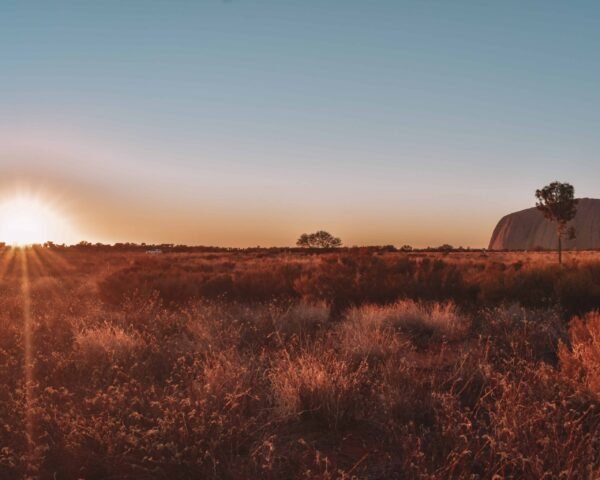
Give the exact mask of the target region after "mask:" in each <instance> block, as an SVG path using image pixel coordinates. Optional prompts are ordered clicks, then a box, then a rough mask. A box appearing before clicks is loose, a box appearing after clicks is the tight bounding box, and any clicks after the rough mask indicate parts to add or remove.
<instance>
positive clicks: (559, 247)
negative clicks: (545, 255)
mask: <svg viewBox="0 0 600 480" xmlns="http://www.w3.org/2000/svg"><path fill="white" fill-rule="evenodd" d="M558 264H559V265H562V236H561V235H560V234H558Z"/></svg>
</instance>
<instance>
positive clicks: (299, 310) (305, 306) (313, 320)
mask: <svg viewBox="0 0 600 480" xmlns="http://www.w3.org/2000/svg"><path fill="white" fill-rule="evenodd" d="M329 315H330V309H329V306H328V305H327V304H326V303H325V302H316V303H307V302H300V303H294V304H292V305H291V306H290V307H288V308H287V309H285V310H284V311H283V312H281V313H280V314H277V315H275V317H274V327H275V331H276V332H277V333H279V334H280V335H283V336H284V337H285V338H290V337H293V336H295V337H298V338H302V339H304V338H307V337H312V336H314V334H315V333H316V331H317V330H318V329H319V328H321V327H322V326H324V325H326V324H327V323H328V321H329Z"/></svg>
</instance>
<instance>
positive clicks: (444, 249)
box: [437, 243, 454, 252]
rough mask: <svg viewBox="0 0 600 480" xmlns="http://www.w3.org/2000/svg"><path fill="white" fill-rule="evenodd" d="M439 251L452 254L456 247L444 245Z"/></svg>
mask: <svg viewBox="0 0 600 480" xmlns="http://www.w3.org/2000/svg"><path fill="white" fill-rule="evenodd" d="M437 250H439V251H440V252H451V251H452V250H454V247H453V246H452V245H450V244H448V243H444V244H443V245H440V246H439V247H438V248H437Z"/></svg>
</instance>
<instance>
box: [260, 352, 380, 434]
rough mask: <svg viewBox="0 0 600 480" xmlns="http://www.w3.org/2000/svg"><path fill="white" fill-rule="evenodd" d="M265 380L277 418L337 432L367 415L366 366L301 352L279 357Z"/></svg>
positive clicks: (316, 353)
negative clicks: (296, 419)
mask: <svg viewBox="0 0 600 480" xmlns="http://www.w3.org/2000/svg"><path fill="white" fill-rule="evenodd" d="M269 378H270V380H271V384H272V391H273V398H274V402H275V406H276V411H277V413H278V415H279V416H280V417H283V418H288V417H299V418H301V419H307V420H315V421H317V422H318V423H320V424H323V425H326V426H327V427H329V428H333V429H334V430H337V429H338V428H344V427H346V426H348V425H350V424H351V423H352V422H353V421H355V420H357V419H359V418H360V417H361V416H364V415H366V414H367V412H366V411H365V398H366V396H367V395H368V392H369V389H370V379H369V375H368V367H367V364H366V363H361V364H360V365H358V366H354V365H352V364H351V363H350V362H348V361H346V360H344V359H342V358H339V357H338V356H337V355H336V354H335V353H334V352H331V351H325V350H324V351H314V352H303V353H301V354H300V355H299V356H298V357H297V358H294V359H292V358H290V357H289V356H288V355H283V356H282V358H281V360H280V361H279V362H278V363H277V364H276V365H275V367H274V368H273V369H272V370H271V372H270V375H269Z"/></svg>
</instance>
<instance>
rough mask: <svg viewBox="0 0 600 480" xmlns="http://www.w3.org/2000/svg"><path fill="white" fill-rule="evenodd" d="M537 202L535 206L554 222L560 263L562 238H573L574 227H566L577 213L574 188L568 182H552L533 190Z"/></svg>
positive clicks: (560, 261)
mask: <svg viewBox="0 0 600 480" xmlns="http://www.w3.org/2000/svg"><path fill="white" fill-rule="evenodd" d="M535 196H536V198H537V200H538V201H537V202H536V204H535V206H536V207H537V209H538V210H540V211H541V212H542V213H543V214H544V217H546V219H547V220H550V221H551V222H554V223H556V235H557V237H558V263H559V264H562V239H563V237H564V236H567V237H568V238H571V239H572V238H575V228H574V227H570V228H567V223H569V222H570V221H571V220H573V218H575V214H576V213H577V200H576V199H575V189H574V188H573V185H571V184H569V183H561V182H552V183H551V184H549V185H546V186H545V187H544V188H542V189H541V190H536V191H535Z"/></svg>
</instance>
